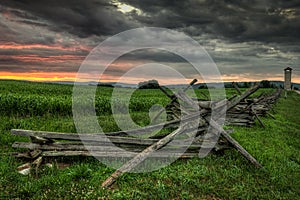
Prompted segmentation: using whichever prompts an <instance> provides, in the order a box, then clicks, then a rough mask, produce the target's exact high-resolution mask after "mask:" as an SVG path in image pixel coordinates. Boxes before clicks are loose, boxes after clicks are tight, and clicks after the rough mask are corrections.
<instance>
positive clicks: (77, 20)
mask: <svg viewBox="0 0 300 200" xmlns="http://www.w3.org/2000/svg"><path fill="white" fill-rule="evenodd" d="M148 26H150V27H164V28H168V29H172V30H176V31H179V32H183V33H185V34H187V35H188V36H190V37H192V38H193V39H194V40H196V41H197V42H199V44H200V45H202V46H203V47H204V48H205V49H206V50H207V51H208V53H209V54H210V56H211V57H212V58H213V60H214V61H215V63H216V64H217V66H218V68H219V70H220V72H221V75H222V77H223V80H224V81H244V80H245V81H252V80H262V79H268V80H282V79H283V78H282V77H283V69H284V68H285V67H287V66H290V67H292V68H293V82H298V83H300V31H299V30H300V1H299V0H185V1H183V0H177V1H176V0H173V1H172V0H158V1H153V0H120V1H117V0H112V1H109V0H90V1H89V0H86V1H79V0H78V1H77V0H72V1H68V0H59V1H56V0H51V1H50V0H18V1H17V0H1V2H0V78H11V79H25V80H47V81H48V80H66V81H67V80H74V78H75V75H76V72H77V70H78V69H79V66H80V64H81V63H82V61H83V60H84V59H85V57H86V56H87V55H88V54H89V52H90V51H91V50H92V49H93V48H94V47H96V46H97V45H98V44H99V43H101V42H102V41H103V40H105V39H106V38H108V37H110V36H112V35H115V34H117V33H120V32H122V31H126V30H129V29H132V28H139V27H148ZM174 37H175V38H176V35H175V36H174ZM147 62H158V63H161V64H165V65H169V66H173V67H174V68H176V69H181V70H183V71H184V70H185V69H188V68H189V66H188V64H187V63H186V62H185V61H184V60H182V59H181V58H179V57H178V56H175V55H173V54H171V53H166V52H162V51H161V52H160V51H155V50H151V51H148V50H146V51H137V52H132V53H131V54H128V55H124V56H123V57H122V58H120V59H119V60H118V61H116V62H115V63H114V64H113V65H112V67H111V68H110V69H109V70H108V71H107V76H106V81H113V80H115V78H117V77H118V76H120V75H122V74H123V73H126V71H127V70H128V69H129V68H130V67H133V66H135V65H138V64H144V63H147ZM187 71H188V70H187ZM192 74H193V73H192V72H191V74H190V77H189V78H193V75H192Z"/></svg>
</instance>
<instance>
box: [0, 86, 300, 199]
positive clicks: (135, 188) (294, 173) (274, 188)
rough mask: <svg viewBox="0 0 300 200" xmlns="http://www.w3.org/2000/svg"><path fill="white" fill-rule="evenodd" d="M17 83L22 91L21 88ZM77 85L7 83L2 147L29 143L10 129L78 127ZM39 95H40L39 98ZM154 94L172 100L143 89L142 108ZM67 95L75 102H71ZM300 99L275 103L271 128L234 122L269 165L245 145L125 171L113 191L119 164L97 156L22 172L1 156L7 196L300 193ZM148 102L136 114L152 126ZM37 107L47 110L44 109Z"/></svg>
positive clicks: (0, 194)
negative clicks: (108, 183)
mask: <svg viewBox="0 0 300 200" xmlns="http://www.w3.org/2000/svg"><path fill="white" fill-rule="evenodd" d="M15 84H17V85H18V88H19V89H16V87H14V86H16V85H15ZM24 88H26V89H24ZM36 90H40V92H37V91H36ZM71 90H72V88H71V87H70V86H63V85H49V84H38V83H34V84H33V83H19V82H18V83H15V82H5V83H3V82H1V83H0V95H1V96H0V102H1V106H2V107H1V108H0V113H1V114H0V150H1V153H7V152H12V151H16V150H15V149H12V148H11V145H12V143H13V142H14V141H26V139H25V138H22V137H17V136H12V135H11V134H10V129H13V128H21V129H32V130H47V131H60V132H75V131H76V130H75V127H74V124H73V120H72V116H71V114H70V111H69V107H68V106H69V104H70V95H71V92H70V91H71ZM104 90H111V89H108V88H105V89H104ZM34 91H36V93H35V92H34ZM107 92H109V91H107ZM227 92H228V91H227ZM229 93H232V91H229ZM38 94H41V95H38ZM18 95H19V96H20V97H22V98H25V99H26V98H27V101H24V102H23V101H22V102H23V105H24V107H25V108H26V109H29V110H30V109H31V113H28V112H29V111H28V110H26V109H23V110H22V106H19V107H18V108H15V107H14V105H11V104H19V103H20V102H18V101H19V100H18V99H16V98H19V96H18ZM32 95H37V96H39V98H40V99H38V100H35V101H34V100H32V99H35V97H32ZM151 95H153V96H155V98H157V99H160V101H161V102H162V104H163V103H164V102H165V97H164V96H163V95H161V96H159V92H157V91H156V93H154V92H153V91H152V92H151V94H150V96H149V95H146V94H145V93H144V94H138V97H140V100H139V98H138V97H137V99H135V101H136V106H143V105H144V104H145V99H149V97H151ZM8 96H9V97H8ZM4 97H5V98H11V100H7V99H5V98H4ZM51 98H52V99H59V101H58V100H53V102H54V104H55V103H56V104H55V106H53V110H51V109H52V108H51V109H49V106H48V110H47V107H45V106H47V105H48V104H47V103H48V100H49V99H50V101H51ZM44 99H46V100H44ZM64 99H65V101H68V103H64ZM3 102H6V104H5V106H8V107H7V108H3V106H4V103H3ZM22 102H21V103H22ZM41 102H42V103H41ZM299 102H300V95H299V94H296V93H295V92H289V93H288V98H287V99H284V98H281V99H280V100H279V102H278V103H277V105H276V106H275V107H274V108H275V111H276V113H275V114H274V115H275V117H276V120H273V119H272V118H268V117H266V118H263V122H264V123H265V125H266V127H267V128H266V129H263V128H261V127H260V126H259V125H256V126H254V127H252V128H243V127H234V130H235V132H234V133H233V134H232V136H233V137H234V138H235V139H236V140H237V141H239V142H240V144H241V145H243V146H244V148H245V149H247V150H248V151H249V153H251V154H252V155H253V156H254V157H255V158H257V160H258V161H259V162H260V163H261V164H262V165H263V166H264V169H262V170H257V169H255V168H254V167H253V166H252V165H251V164H249V163H248V161H247V160H245V159H244V158H243V157H242V156H241V155H240V154H239V153H238V152H237V151H235V150H233V149H231V150H227V151H226V152H225V154H224V155H209V156H207V157H205V158H204V159H199V158H194V159H189V160H177V161H176V162H174V163H172V164H171V165H170V166H167V167H165V168H162V169H160V170H157V171H154V172H151V173H144V174H133V173H132V174H125V175H124V176H122V177H121V178H120V179H118V180H117V183H116V184H115V185H114V187H113V188H112V189H111V190H106V189H101V188H100V185H101V182H102V181H104V180H105V179H106V178H107V177H108V176H109V175H110V174H111V173H112V172H113V171H114V170H113V169H111V168H108V167H106V166H105V165H103V164H101V163H100V162H99V161H97V160H96V159H94V158H68V159H66V158H64V159H63V158H59V159H56V160H46V161H45V162H51V163H53V164H54V166H59V165H60V163H65V164H68V163H70V164H71V166H70V167H67V168H64V169H59V168H58V167H52V168H49V167H46V166H44V167H42V168H41V170H40V172H39V174H38V177H36V176H34V175H29V176H24V175H21V174H19V173H18V172H17V170H16V168H17V166H19V165H21V164H24V163H25V161H24V160H20V159H15V158H14V157H11V156H7V155H3V154H1V156H0V199H18V198H19V199H299V198H300V190H299V188H300V153H299V150H300V109H299V107H298V106H299ZM146 103H148V102H146ZM151 103H152V102H149V105H150V104H151ZM45 104H46V105H45ZM26 106H27V107H26ZM50 106H51V105H50ZM144 106H145V108H140V111H139V112H137V113H134V114H133V115H134V116H133V117H135V118H136V119H137V121H138V120H140V121H139V123H140V124H145V125H146V124H147V120H148V119H147V118H143V117H141V116H143V115H145V116H146V115H147V114H148V113H146V111H147V109H148V105H144ZM8 108H12V109H14V110H13V112H8V111H7V110H6V109H8ZM33 108H34V109H33ZM35 108H36V109H40V111H39V112H42V111H44V113H43V114H40V113H39V115H37V111H36V110H35ZM20 109H21V110H20ZM63 109H65V111H66V112H67V113H65V111H64V110H63ZM54 112H56V113H54ZM111 119H112V118H111V116H110V114H109V112H107V113H106V112H104V114H103V115H101V116H99V121H100V123H101V125H102V126H104V129H105V130H106V131H113V130H116V129H117V128H116V127H115V124H113V123H112V122H111V121H112V120H111Z"/></svg>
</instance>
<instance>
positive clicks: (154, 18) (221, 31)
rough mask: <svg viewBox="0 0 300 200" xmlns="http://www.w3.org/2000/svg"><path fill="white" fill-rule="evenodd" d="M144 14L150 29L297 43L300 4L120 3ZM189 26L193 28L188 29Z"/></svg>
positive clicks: (219, 0)
mask: <svg viewBox="0 0 300 200" xmlns="http://www.w3.org/2000/svg"><path fill="white" fill-rule="evenodd" d="M122 2H126V3H129V4H131V5H133V6H135V7H137V8H139V9H141V10H142V11H143V12H144V13H145V14H144V15H141V16H137V19H139V21H142V22H144V23H147V24H151V25H153V26H163V27H168V28H183V30H185V29H186V32H187V33H189V34H191V35H198V34H199V33H210V34H214V35H215V36H219V37H225V38H227V39H230V40H233V41H245V40H250V41H251V40H254V41H269V42H270V41H276V42H286V41H287V40H289V41H291V40H296V41H299V40H300V39H299V38H300V37H299V36H300V35H299V31H298V30H299V29H300V12H299V7H300V3H299V1H296V0H292V1H284V0H281V1H278V0H277V1H276V0H275V1H273V0H267V1H266V0H262V1H260V0H257V1H253V0H251V1H250V0H227V1H226V0H215V1H211V0H206V1H205V0H188V1H166V0H165V1H156V2H155V3H153V1H150V0H146V1H139V0H123V1H122ZM191 27H192V28H191Z"/></svg>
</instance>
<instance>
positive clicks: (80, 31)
mask: <svg viewBox="0 0 300 200" xmlns="http://www.w3.org/2000/svg"><path fill="white" fill-rule="evenodd" d="M4 4H5V5H7V6H9V7H12V8H16V9H21V10H25V11H27V12H29V13H31V14H33V15H35V16H37V17H39V18H42V19H46V20H48V21H50V22H52V26H51V27H49V28H51V29H52V30H54V31H58V32H60V31H61V32H69V33H72V34H75V35H78V36H80V37H88V36H90V35H93V34H95V35H108V34H116V33H118V32H120V31H123V30H127V29H129V28H134V27H136V26H137V25H136V23H135V22H132V20H130V19H126V17H125V18H124V15H122V13H121V12H119V11H117V10H116V7H115V6H114V5H113V4H111V3H109V1H105V0H97V1H79V0H77V1H68V0H60V1H48V0H23V1H16V0H15V1H13V0H12V1H11V0H7V1H4ZM15 14H17V15H18V16H19V17H22V18H25V19H31V18H32V17H27V16H26V14H24V13H22V12H15ZM25 22H26V21H25ZM29 23H31V22H29Z"/></svg>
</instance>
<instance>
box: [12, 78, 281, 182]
mask: <svg viewBox="0 0 300 200" xmlns="http://www.w3.org/2000/svg"><path fill="white" fill-rule="evenodd" d="M195 82H196V80H193V81H192V82H191V83H190V85H189V86H188V87H187V88H186V89H184V90H180V91H179V92H177V93H175V94H172V95H171V94H169V93H168V92H167V91H166V90H165V89H164V88H160V89H161V91H162V92H163V93H164V94H165V95H166V96H167V97H168V98H170V103H169V104H168V105H167V106H166V107H165V109H166V110H167V113H168V115H169V117H168V119H169V121H167V122H164V123H159V124H155V125H150V126H147V127H143V128H140V129H134V130H127V131H117V132H110V133H106V134H105V135H104V134H103V133H101V134H88V133H87V134H75V133H57V132H45V131H32V130H19V129H13V130H11V133H12V134H14V135H18V136H26V137H30V139H31V141H30V142H15V143H14V144H13V147H14V148H24V149H28V152H25V153H16V154H15V156H16V157H25V158H30V159H35V161H34V163H37V162H38V163H40V162H41V161H42V158H43V157H56V156H95V157H116V158H119V157H123V158H132V159H130V160H129V161H128V162H127V163H125V164H124V165H123V166H122V167H121V168H119V169H118V170H116V172H115V173H114V174H112V175H111V176H110V177H109V178H108V179H107V180H106V181H105V182H103V183H102V186H103V187H109V186H110V185H111V184H113V183H114V181H115V180H116V179H117V178H118V177H119V176H120V175H122V174H123V173H125V172H130V171H131V170H132V169H133V168H135V167H136V166H138V165H139V164H140V163H141V162H142V161H144V160H145V159H147V158H150V157H181V158H191V157H196V156H201V152H205V151H200V150H201V149H202V150H203V149H208V150H210V149H213V151H220V150H222V149H227V148H229V147H233V148H236V149H237V150H238V151H239V152H240V153H241V154H242V155H243V156H244V157H245V158H247V159H248V160H249V161H250V162H251V163H252V164H253V165H254V166H256V167H258V168H260V167H262V166H261V165H260V164H259V162H258V161H257V160H256V159H255V158H254V157H252V156H251V155H250V154H249V153H248V152H247V151H246V150H245V149H244V148H243V147H242V146H241V145H240V144H239V143H238V142H237V141H235V140H234V139H233V138H232V137H231V136H230V133H231V132H232V131H231V130H228V131H225V130H224V129H223V128H222V126H220V125H219V124H218V123H216V122H215V121H214V120H216V119H217V118H218V117H223V116H222V115H221V114H220V113H221V112H220V113H218V112H217V114H216V115H217V116H214V119H211V112H212V109H214V110H219V111H221V110H222V109H223V110H224V108H225V107H226V110H225V112H226V124H230V125H243V126H250V125H253V124H254V120H255V119H257V120H258V121H259V122H260V124H261V125H262V126H264V124H263V123H262V121H261V120H260V116H263V115H266V114H269V115H270V116H271V117H274V116H273V115H272V114H270V112H269V111H270V109H271V108H272V105H273V104H274V103H275V102H276V100H277V99H278V98H279V96H280V93H281V91H280V90H277V91H276V92H274V93H273V94H271V95H265V94H264V95H261V96H259V97H256V98H252V99H249V98H248V97H249V96H250V95H251V94H253V93H254V92H256V91H257V90H258V89H259V85H255V86H253V87H252V88H250V89H248V90H247V91H245V92H244V93H241V92H240V90H239V89H238V88H237V86H235V88H236V89H237V90H238V93H239V95H234V96H233V97H232V98H229V99H225V100H221V101H210V100H206V101H203V100H198V99H191V98H189V97H188V96H187V95H186V93H185V91H186V90H187V89H188V88H189V87H190V86H192V85H193V84H194V83H195ZM180 102H181V104H180ZM179 105H180V106H179ZM165 109H162V110H165ZM160 114H162V111H159V112H158V114H157V116H155V117H154V120H156V119H157V118H158V117H159V115H160ZM170 127H171V128H173V130H174V131H172V132H171V133H166V134H157V135H152V136H151V137H149V138H139V137H138V136H139V135H141V134H144V133H151V132H154V131H157V130H160V129H161V128H170ZM209 127H211V129H210V131H209ZM195 130H196V131H195ZM211 130H212V131H211ZM129 135H130V136H129ZM179 135H180V136H182V137H177V136H179ZM183 136H184V137H183ZM219 136H220V137H219ZM216 139H217V144H215V143H216ZM171 141H172V143H170V142H171ZM167 144H169V145H167ZM187 144H189V145H188V146H187ZM166 145H167V146H166ZM115 147H118V148H122V149H124V150H126V151H124V152H120V151H116V148H115ZM162 148H163V149H164V151H161V152H157V150H160V149H162ZM90 150H92V151H93V153H90ZM182 152H184V153H182ZM199 152H200V155H199Z"/></svg>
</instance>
